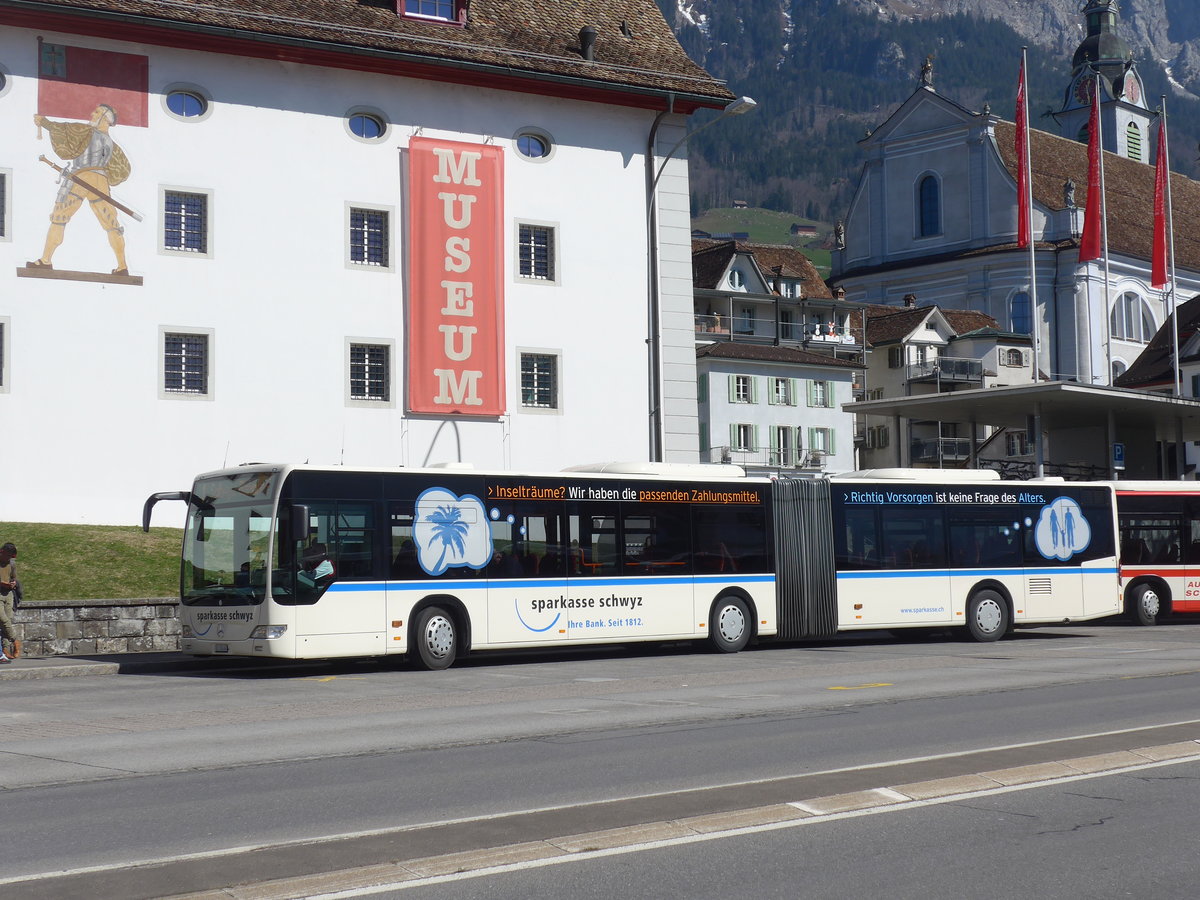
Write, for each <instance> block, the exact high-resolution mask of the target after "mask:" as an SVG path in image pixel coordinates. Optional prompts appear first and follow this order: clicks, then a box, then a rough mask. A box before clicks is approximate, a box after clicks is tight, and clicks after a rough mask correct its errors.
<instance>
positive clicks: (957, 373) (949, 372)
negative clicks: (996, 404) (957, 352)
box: [905, 356, 983, 385]
mask: <svg viewBox="0 0 1200 900" xmlns="http://www.w3.org/2000/svg"><path fill="white" fill-rule="evenodd" d="M905 374H906V375H907V377H908V380H909V381H910V382H920V383H925V384H979V385H982V384H983V361H982V360H978V359H958V358H956V357H953V356H940V357H938V358H937V359H934V360H930V361H929V362H923V363H916V364H915V365H910V366H908V367H907V370H906V373H905Z"/></svg>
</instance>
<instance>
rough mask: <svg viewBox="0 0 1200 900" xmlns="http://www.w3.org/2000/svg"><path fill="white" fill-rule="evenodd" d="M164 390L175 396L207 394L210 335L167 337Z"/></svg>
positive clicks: (170, 335)
mask: <svg viewBox="0 0 1200 900" xmlns="http://www.w3.org/2000/svg"><path fill="white" fill-rule="evenodd" d="M163 389H164V390H166V391H168V392H170V393H174V394H207V393H208V335H205V334H166V335H164V344H163Z"/></svg>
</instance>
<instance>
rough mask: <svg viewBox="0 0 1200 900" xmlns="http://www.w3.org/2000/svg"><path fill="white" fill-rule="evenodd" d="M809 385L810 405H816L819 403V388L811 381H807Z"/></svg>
mask: <svg viewBox="0 0 1200 900" xmlns="http://www.w3.org/2000/svg"><path fill="white" fill-rule="evenodd" d="M805 384H807V385H808V405H809V406H816V404H817V389H816V388H815V387H814V386H813V383H812V382H811V381H808V382H805Z"/></svg>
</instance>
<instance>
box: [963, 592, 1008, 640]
mask: <svg viewBox="0 0 1200 900" xmlns="http://www.w3.org/2000/svg"><path fill="white" fill-rule="evenodd" d="M1009 624H1010V621H1009V614H1008V604H1007V603H1005V602H1004V598H1003V597H1001V596H1000V595H999V594H998V593H997V592H996V591H980V592H979V593H977V594H975V595H974V596H973V597H972V598H971V599H970V601H969V602H968V603H967V631H968V632H970V635H971V637H972V638H974V639H975V640H977V641H982V642H988V641H998V640H1000V638H1001V637H1003V636H1004V633H1005V632H1006V631H1008V627H1009Z"/></svg>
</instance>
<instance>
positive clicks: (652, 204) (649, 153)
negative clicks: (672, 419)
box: [646, 97, 758, 462]
mask: <svg viewBox="0 0 1200 900" xmlns="http://www.w3.org/2000/svg"><path fill="white" fill-rule="evenodd" d="M757 105H758V104H757V103H755V102H754V101H753V100H752V99H750V98H749V97H738V98H737V99H736V100H731V101H730V102H729V103H727V104H726V105H725V108H724V109H723V110H721V114H720V115H719V116H717V117H716V118H714V119H712V120H711V121H708V122H705V123H704V124H703V125H701V126H700V127H699V128H697V129H695V130H694V131H689V132H688V133H687V134H685V135H684V136H683V137H682V138H680V139H679V140H678V141H676V142H675V145H674V146H673V147H672V148H671V149H670V150H668V151H667V153H666V155H664V156H663V157H662V162H661V163H659V164H658V166H657V169H656V168H655V162H656V161H657V158H658V157H657V154H656V153H655V152H654V142H655V140H656V139H657V137H658V126H659V125H660V124H662V120H663V119H664V118H665V117H666V116H668V115H670V114H671V113H672V112H673V111H674V106H675V103H674V98H672V101H671V103H670V105H668V107H667V109H665V110H663V111H662V112H661V113H659V114H658V115H657V116H656V117H655V119H654V124H653V125H652V126H651V127H650V136H649V138H648V140H647V143H646V257H647V274H646V280H647V296H648V303H647V316H648V322H647V331H648V336H647V338H646V344H647V346H648V348H649V353H648V354H647V355H648V364H649V386H650V398H649V400H650V402H649V411H650V461H651V462H662V457H663V447H662V444H663V434H662V372H661V368H662V361H661V352H662V346H661V338H660V336H659V283H658V202H657V201H658V195H657V193H656V192H657V190H658V182H659V179H660V178H662V174H663V171H664V170H665V169H666V168H667V163H669V162H670V161H671V158H672V157H673V156H674V155H675V153H676V151H678V150H679V148H680V147H682V146H683V145H684V144H685V143H686V142H687V141H690V140H691V139H692V138H693V137H695V136H696V135H697V134H699V133H700V132H701V131H703V130H704V129H705V128H708V127H710V126H712V125H715V124H716V123H717V122H720V121H721V120H722V119H724V118H726V117H727V116H738V115H741V114H742V113H746V112H749V111H750V110H752V109H754V107H755V106H757Z"/></svg>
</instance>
